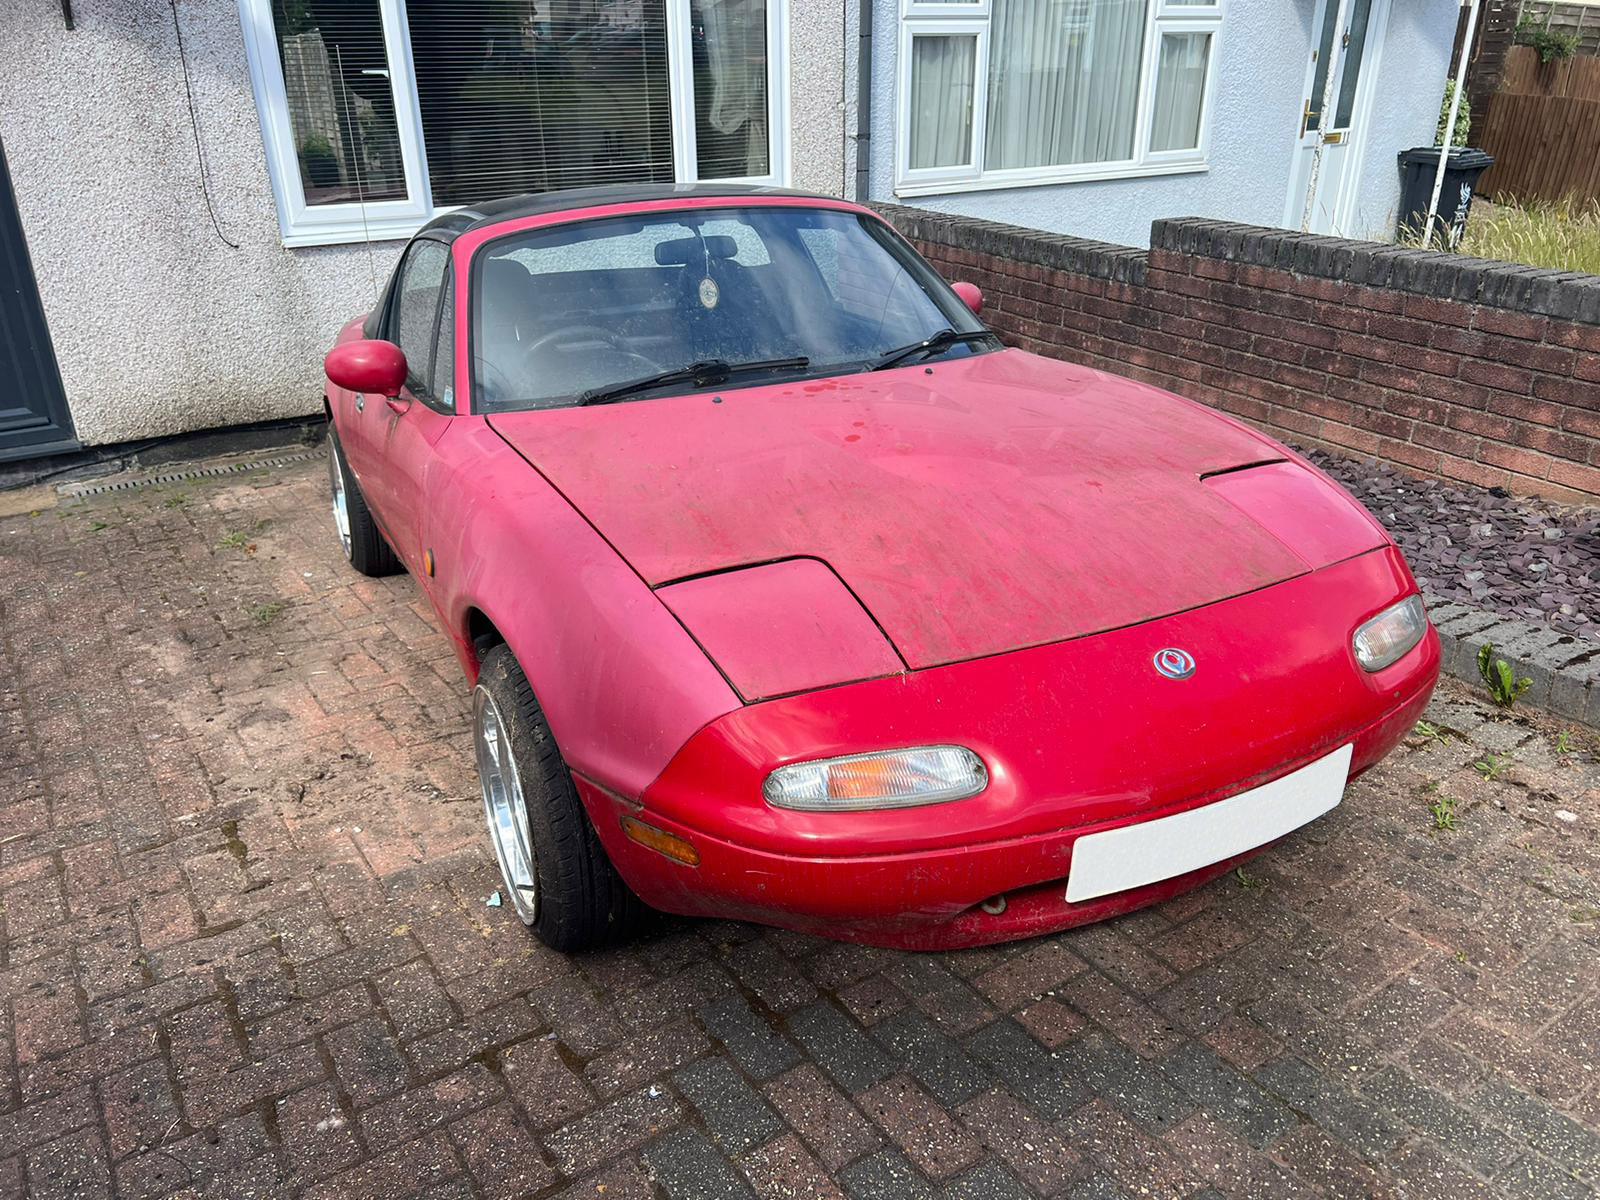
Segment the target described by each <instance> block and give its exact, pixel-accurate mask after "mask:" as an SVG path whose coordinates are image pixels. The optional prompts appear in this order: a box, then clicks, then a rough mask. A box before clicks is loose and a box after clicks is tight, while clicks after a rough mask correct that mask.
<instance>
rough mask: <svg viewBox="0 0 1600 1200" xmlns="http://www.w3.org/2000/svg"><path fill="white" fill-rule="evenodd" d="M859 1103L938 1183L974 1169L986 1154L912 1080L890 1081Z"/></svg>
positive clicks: (866, 1094)
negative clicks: (983, 1154) (966, 1170)
mask: <svg viewBox="0 0 1600 1200" xmlns="http://www.w3.org/2000/svg"><path fill="white" fill-rule="evenodd" d="M857 1099H858V1100H859V1102H860V1104H861V1108H862V1110H863V1111H864V1112H865V1113H866V1114H867V1116H868V1117H869V1118H871V1119H872V1120H873V1121H874V1122H876V1123H877V1125H878V1127H879V1128H880V1129H882V1130H883V1131H884V1132H885V1133H887V1134H888V1135H889V1138H890V1140H891V1141H893V1142H894V1144H895V1145H897V1146H899V1147H900V1149H902V1150H903V1151H905V1153H906V1157H907V1158H909V1159H910V1160H911V1161H912V1162H913V1163H915V1164H916V1165H917V1167H918V1168H919V1169H920V1170H921V1171H923V1173H925V1174H927V1175H929V1176H931V1177H933V1178H934V1179H944V1178H947V1177H948V1176H950V1175H954V1174H955V1173H956V1172H957V1171H960V1170H963V1169H965V1168H967V1167H970V1166H971V1165H972V1164H973V1163H975V1162H977V1161H978V1159H979V1157H980V1156H981V1155H982V1153H983V1146H982V1144H981V1143H980V1142H979V1141H978V1139H977V1138H975V1137H973V1136H972V1134H971V1133H969V1132H967V1131H966V1130H965V1129H963V1128H962V1127H961V1126H960V1125H958V1124H957V1123H956V1121H955V1120H954V1118H952V1117H951V1116H950V1114H949V1113H947V1112H946V1111H945V1110H944V1109H943V1108H942V1107H941V1106H940V1105H939V1104H938V1103H937V1102H936V1101H935V1100H934V1099H933V1098H932V1097H930V1096H929V1095H928V1094H927V1093H926V1092H924V1091H923V1090H922V1089H921V1088H919V1087H918V1086H917V1085H916V1083H915V1082H913V1081H912V1080H911V1079H910V1078H909V1077H908V1076H905V1075H895V1076H893V1077H891V1078H889V1079H886V1080H884V1081H883V1082H882V1083H880V1084H878V1085H877V1086H876V1087H872V1088H869V1089H868V1090H867V1091H865V1092H863V1093H861V1095H860V1096H858V1097H857Z"/></svg>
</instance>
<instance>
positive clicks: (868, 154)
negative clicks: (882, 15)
mask: <svg viewBox="0 0 1600 1200" xmlns="http://www.w3.org/2000/svg"><path fill="white" fill-rule="evenodd" d="M860 8H861V13H860V23H861V37H860V41H859V42H858V44H857V48H856V194H855V200H856V202H857V203H858V204H864V203H865V202H866V200H867V197H868V192H869V189H870V187H871V182H872V0H860Z"/></svg>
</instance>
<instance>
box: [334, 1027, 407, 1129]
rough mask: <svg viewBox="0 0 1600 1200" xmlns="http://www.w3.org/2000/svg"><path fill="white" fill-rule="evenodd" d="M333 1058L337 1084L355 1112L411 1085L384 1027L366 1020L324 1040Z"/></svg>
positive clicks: (396, 1046) (392, 1038) (402, 1059)
mask: <svg viewBox="0 0 1600 1200" xmlns="http://www.w3.org/2000/svg"><path fill="white" fill-rule="evenodd" d="M323 1040H324V1043H325V1044H326V1046H327V1047H328V1053H329V1054H330V1055H331V1056H332V1057H333V1066H334V1071H335V1073H337V1075H338V1076H339V1083H340V1085H341V1086H343V1087H344V1089H345V1090H346V1091H347V1092H349V1093H350V1095H351V1097H352V1098H353V1099H354V1100H355V1104H356V1107H357V1108H365V1107H367V1105H369V1104H374V1103H376V1102H377V1101H379V1100H381V1099H383V1098H384V1097H385V1096H392V1095H393V1094H394V1093H396V1092H398V1091H402V1090H404V1089H405V1088H406V1087H407V1086H409V1085H410V1084H411V1082H412V1079H411V1070H410V1064H409V1063H407V1062H406V1057H405V1055H404V1054H402V1053H401V1052H400V1043H399V1042H398V1041H397V1040H396V1039H395V1036H394V1033H393V1032H392V1031H391V1030H390V1028H389V1027H388V1025H386V1024H384V1023H383V1022H382V1021H380V1020H378V1019H377V1018H376V1017H367V1018H364V1019H362V1020H360V1021H356V1022H353V1023H352V1024H349V1025H345V1026H343V1027H341V1028H339V1029H337V1030H335V1031H334V1032H333V1033H330V1034H328V1035H327V1036H326V1037H325V1038H324V1039H323Z"/></svg>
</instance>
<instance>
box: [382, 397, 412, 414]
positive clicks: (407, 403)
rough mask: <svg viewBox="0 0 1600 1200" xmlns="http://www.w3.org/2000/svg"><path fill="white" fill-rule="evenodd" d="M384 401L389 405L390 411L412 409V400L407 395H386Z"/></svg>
mask: <svg viewBox="0 0 1600 1200" xmlns="http://www.w3.org/2000/svg"><path fill="white" fill-rule="evenodd" d="M383 402H384V403H385V404H387V405H388V406H389V411H390V412H396V413H405V412H408V411H410V409H411V400H410V398H409V397H407V396H385V397H384V399H383Z"/></svg>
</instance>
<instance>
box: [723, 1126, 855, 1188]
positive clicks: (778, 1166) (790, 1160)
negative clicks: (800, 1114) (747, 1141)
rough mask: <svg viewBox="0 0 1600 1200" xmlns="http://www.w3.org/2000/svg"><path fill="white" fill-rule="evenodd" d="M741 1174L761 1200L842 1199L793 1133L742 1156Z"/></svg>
mask: <svg viewBox="0 0 1600 1200" xmlns="http://www.w3.org/2000/svg"><path fill="white" fill-rule="evenodd" d="M742 1165H743V1167H744V1173H745V1175H746V1177H747V1178H748V1179H749V1180H750V1186H751V1187H752V1188H754V1189H755V1193H756V1195H757V1196H759V1197H761V1200H792V1198H793V1197H797V1196H805V1197H808V1200H844V1193H843V1192H841V1191H840V1190H839V1188H838V1187H837V1185H835V1184H834V1182H833V1181H832V1180H831V1179H829V1178H828V1173H827V1171H826V1170H824V1169H823V1167H822V1164H821V1163H819V1162H817V1160H816V1159H815V1158H813V1157H812V1156H811V1155H810V1154H809V1153H807V1151H806V1148H805V1146H803V1145H802V1144H801V1142H800V1139H799V1138H797V1137H795V1136H794V1135H793V1134H785V1135H784V1136H783V1137H780V1138H774V1139H773V1140H772V1141H770V1142H768V1143H767V1144H766V1145H765V1146H762V1147H760V1148H759V1149H757V1150H752V1151H751V1152H750V1153H749V1154H747V1155H745V1157H744V1161H743V1164H742Z"/></svg>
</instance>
